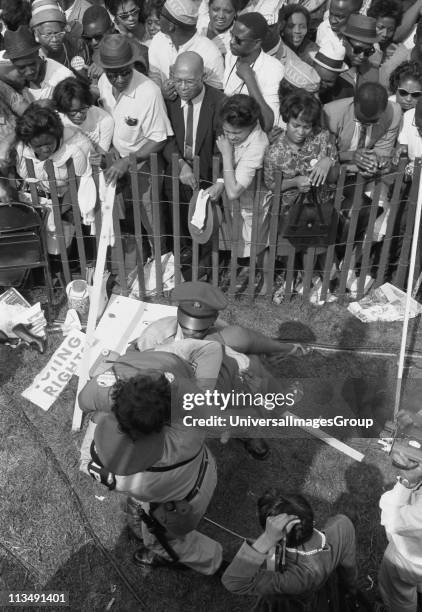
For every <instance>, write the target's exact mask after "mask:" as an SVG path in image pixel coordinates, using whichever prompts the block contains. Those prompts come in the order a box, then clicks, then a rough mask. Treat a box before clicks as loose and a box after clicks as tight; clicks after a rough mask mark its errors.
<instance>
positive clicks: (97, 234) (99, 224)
mask: <svg viewBox="0 0 422 612" xmlns="http://www.w3.org/2000/svg"><path fill="white" fill-rule="evenodd" d="M100 172H101V169H100V168H99V166H93V167H92V177H93V179H94V183H95V187H96V189H97V202H96V204H95V212H94V214H95V245H96V251H95V259H97V254H98V246H99V244H100V236H101V227H102V224H103V220H102V214H101V204H100V198H99V195H98V194H99V192H100V187H99V176H100Z"/></svg>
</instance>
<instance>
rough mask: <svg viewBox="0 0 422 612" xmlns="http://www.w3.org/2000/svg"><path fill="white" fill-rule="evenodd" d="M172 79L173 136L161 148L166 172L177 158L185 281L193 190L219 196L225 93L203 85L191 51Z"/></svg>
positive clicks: (201, 68) (183, 56)
mask: <svg viewBox="0 0 422 612" xmlns="http://www.w3.org/2000/svg"><path fill="white" fill-rule="evenodd" d="M171 73H172V81H173V83H174V86H175V90H176V92H177V98H176V99H175V100H166V105H167V112H168V116H169V119H170V123H171V125H172V127H173V131H174V137H173V138H172V139H170V140H169V141H168V142H167V144H166V146H165V149H164V152H163V154H164V157H165V159H166V162H167V163H168V171H167V174H168V175H171V174H172V172H171V168H172V155H173V154H174V153H177V154H178V157H179V181H180V185H179V196H180V235H181V236H182V237H184V240H183V239H182V253H181V260H182V264H186V267H185V268H184V270H183V275H184V277H185V280H188V279H189V273H190V272H191V261H192V260H191V258H192V249H191V241H190V239H189V238H187V237H189V235H190V234H189V229H188V209H189V202H190V200H191V198H192V193H193V191H194V190H195V189H206V188H208V187H210V186H212V187H211V188H212V189H213V190H215V193H213V194H211V199H213V200H216V199H218V198H219V196H220V195H221V193H222V191H223V187H224V185H223V184H222V183H217V184H216V185H213V183H212V178H213V176H212V159H213V156H214V155H217V154H218V150H217V149H216V146H215V142H216V138H217V126H218V111H219V108H220V106H221V104H222V101H223V100H224V94H223V93H222V92H221V91H220V90H218V89H215V88H214V87H211V86H210V85H205V84H204V62H203V59H202V57H201V56H200V55H199V54H198V53H196V52H194V51H186V52H185V53H181V54H180V55H179V56H178V57H177V59H176V62H175V64H174V66H172V70H171ZM195 156H197V157H198V158H199V177H198V176H195V174H194V170H193V159H194V157H195ZM166 193H167V195H168V197H167V199H168V200H170V201H171V197H170V194H171V193H172V191H171V184H169V183H168V184H167V185H166ZM209 252H210V245H204V246H201V251H200V260H201V261H200V266H201V265H202V266H205V265H206V260H207V257H208V254H209Z"/></svg>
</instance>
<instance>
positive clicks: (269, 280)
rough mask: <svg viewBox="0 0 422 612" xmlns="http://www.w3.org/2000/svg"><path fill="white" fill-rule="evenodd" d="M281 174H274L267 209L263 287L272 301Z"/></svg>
mask: <svg viewBox="0 0 422 612" xmlns="http://www.w3.org/2000/svg"><path fill="white" fill-rule="evenodd" d="M282 179H283V175H282V173H281V172H277V173H276V175H275V188H274V193H273V195H272V198H271V202H270V205H269V209H268V214H269V216H270V233H269V237H268V242H269V251H268V269H267V270H264V272H263V274H264V288H266V294H267V297H268V301H269V302H272V299H273V290H274V272H275V258H276V251H277V242H278V240H277V236H278V228H279V215H280V202H281V181H282Z"/></svg>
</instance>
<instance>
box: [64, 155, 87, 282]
mask: <svg viewBox="0 0 422 612" xmlns="http://www.w3.org/2000/svg"><path fill="white" fill-rule="evenodd" d="M66 165H67V172H68V176H69V193H70V199H71V202H72V210H73V222H74V224H75V235H76V244H77V247H78V257H79V263H80V266H81V275H82V278H86V253H85V244H84V235H83V232H82V223H81V213H80V208H79V199H78V183H77V178H76V174H75V167H74V165H73V160H72V159H69V161H68V162H67V164H66Z"/></svg>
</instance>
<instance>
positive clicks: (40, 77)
mask: <svg viewBox="0 0 422 612" xmlns="http://www.w3.org/2000/svg"><path fill="white" fill-rule="evenodd" d="M4 48H5V52H4V54H3V57H4V59H8V60H10V61H11V63H12V64H13V66H14V67H15V68H16V70H17V72H18V74H19V75H20V76H21V77H22V79H23V80H24V82H25V84H26V87H27V90H28V92H29V93H30V94H31V96H32V98H33V99H35V100H45V99H51V96H52V93H53V90H54V88H55V86H56V85H57V83H60V81H63V80H64V79H66V78H68V77H71V76H74V75H73V72H71V71H70V70H69V69H68V68H66V67H65V66H63V65H62V64H59V62H56V61H55V60H53V59H50V58H49V57H47V58H43V57H41V56H40V44H39V43H38V42H37V41H36V40H35V38H34V35H33V33H32V32H31V30H30V29H29V28H28V27H27V26H19V28H18V29H17V30H16V31H12V30H7V31H6V32H5V34H4Z"/></svg>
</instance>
